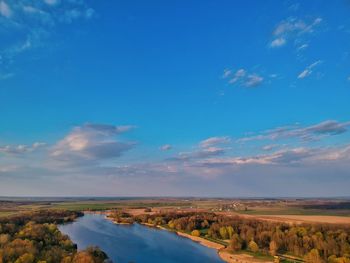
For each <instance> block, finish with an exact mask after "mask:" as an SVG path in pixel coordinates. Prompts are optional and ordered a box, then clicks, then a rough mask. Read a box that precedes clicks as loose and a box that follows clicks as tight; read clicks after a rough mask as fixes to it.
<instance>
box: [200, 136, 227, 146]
mask: <svg viewBox="0 0 350 263" xmlns="http://www.w3.org/2000/svg"><path fill="white" fill-rule="evenodd" d="M230 142H231V138H230V137H228V136H216V137H210V138H208V139H205V140H203V141H201V142H200V143H199V145H200V147H202V148H206V147H210V146H216V145H220V144H227V143H230Z"/></svg>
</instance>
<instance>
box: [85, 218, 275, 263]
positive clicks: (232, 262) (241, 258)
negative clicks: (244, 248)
mask: <svg viewBox="0 0 350 263" xmlns="http://www.w3.org/2000/svg"><path fill="white" fill-rule="evenodd" d="M90 213H91V212H90ZM98 214H104V215H105V219H106V220H109V221H111V222H112V223H113V224H116V225H132V224H133V223H132V224H131V223H118V222H116V221H114V220H113V219H112V218H110V217H108V211H107V212H99V213H98ZM140 225H143V226H146V227H153V228H158V229H160V230H166V231H169V232H174V233H176V234H177V235H178V236H181V237H185V238H188V239H191V240H192V241H194V242H197V243H199V244H201V245H202V246H205V247H207V248H211V249H215V250H216V252H217V254H218V256H219V257H220V258H221V260H223V261H224V262H226V263H269V262H272V261H265V260H259V259H255V258H254V257H253V256H251V255H248V254H232V253H230V252H228V251H226V248H227V247H226V246H224V245H221V244H218V243H216V242H214V241H210V240H207V239H205V238H203V237H196V236H192V235H190V234H187V233H184V232H179V231H171V230H169V229H167V228H165V227H162V226H158V225H153V224H149V223H140Z"/></svg>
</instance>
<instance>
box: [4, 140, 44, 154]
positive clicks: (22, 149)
mask: <svg viewBox="0 0 350 263" xmlns="http://www.w3.org/2000/svg"><path fill="white" fill-rule="evenodd" d="M45 145H46V143H43V142H35V143H33V144H32V145H26V144H19V145H5V146H0V154H10V155H20V154H24V153H29V152H33V151H35V150H37V149H40V148H41V147H43V146H45Z"/></svg>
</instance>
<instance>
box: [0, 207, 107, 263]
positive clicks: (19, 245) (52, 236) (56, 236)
mask: <svg viewBox="0 0 350 263" xmlns="http://www.w3.org/2000/svg"><path fill="white" fill-rule="evenodd" d="M82 215H83V214H82V213H80V212H72V211H63V210H57V211H53V210H47V211H38V212H32V213H25V214H20V215H17V216H11V217H5V218H0V263H34V262H35V263H102V262H104V261H105V260H106V259H107V255H106V254H105V253H104V252H102V251H101V250H100V249H98V248H95V247H90V248H88V249H86V250H84V251H79V252H77V246H76V245H75V244H74V243H73V242H72V241H71V240H70V239H69V237H68V236H67V235H63V234H62V233H61V232H60V231H59V229H58V228H57V224H62V223H66V222H71V221H73V220H74V219H76V218H77V217H79V216H82Z"/></svg>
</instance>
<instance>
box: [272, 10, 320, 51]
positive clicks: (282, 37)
mask: <svg viewBox="0 0 350 263" xmlns="http://www.w3.org/2000/svg"><path fill="white" fill-rule="evenodd" d="M321 22H322V18H320V17H318V18H315V19H314V20H312V21H309V22H305V21H304V20H302V19H297V18H288V19H286V20H284V21H281V22H280V23H279V24H278V25H277V26H276V27H275V29H274V30H273V33H272V35H273V39H272V41H271V42H270V47H281V46H283V45H285V44H286V43H287V41H288V40H293V39H294V40H298V41H299V40H300V39H301V37H302V36H303V35H306V34H311V33H313V32H314V31H315V28H316V27H317V26H318V25H319V24H320V23H321Z"/></svg>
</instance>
